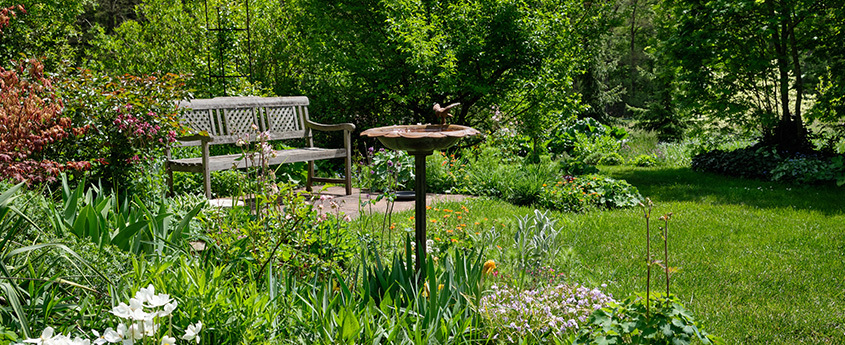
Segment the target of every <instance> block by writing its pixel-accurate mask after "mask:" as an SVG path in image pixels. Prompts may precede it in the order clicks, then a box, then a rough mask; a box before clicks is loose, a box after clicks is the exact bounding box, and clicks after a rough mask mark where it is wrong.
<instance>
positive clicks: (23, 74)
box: [0, 59, 91, 183]
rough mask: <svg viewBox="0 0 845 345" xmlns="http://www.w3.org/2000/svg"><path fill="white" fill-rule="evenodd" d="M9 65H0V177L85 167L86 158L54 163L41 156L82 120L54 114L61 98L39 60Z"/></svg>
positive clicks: (37, 177)
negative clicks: (78, 120) (10, 67)
mask: <svg viewBox="0 0 845 345" xmlns="http://www.w3.org/2000/svg"><path fill="white" fill-rule="evenodd" d="M14 65H15V67H13V69H12V70H6V69H5V68H2V67H0V178H12V179H14V180H17V181H24V180H26V181H27V182H28V183H33V182H45V181H48V182H49V181H55V179H56V177H57V176H58V175H59V173H60V172H61V171H63V170H66V169H72V170H85V169H89V168H90V167H91V163H90V162H87V161H66V162H63V163H60V162H57V161H54V160H52V159H47V158H46V157H44V156H43V153H44V151H45V150H47V149H49V148H50V147H51V146H53V145H55V144H56V143H58V142H60V141H62V140H64V139H67V138H69V137H71V136H76V135H81V134H83V133H84V132H85V131H86V130H87V126H86V127H82V128H73V127H72V124H71V119H69V118H67V117H61V116H60V114H61V112H62V108H63V107H62V102H61V100H60V99H59V98H58V97H57V96H56V94H55V92H54V90H53V86H52V82H51V80H50V79H49V78H47V77H45V76H44V65H42V64H41V62H39V61H37V60H34V59H30V60H27V61H23V62H19V63H14Z"/></svg>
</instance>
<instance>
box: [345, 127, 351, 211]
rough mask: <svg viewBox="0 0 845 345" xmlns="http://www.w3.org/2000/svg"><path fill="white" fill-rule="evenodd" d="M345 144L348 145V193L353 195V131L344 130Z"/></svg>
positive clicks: (346, 161)
mask: <svg viewBox="0 0 845 345" xmlns="http://www.w3.org/2000/svg"><path fill="white" fill-rule="evenodd" d="M343 144H344V146H345V147H346V160H345V163H346V195H352V132H350V131H343Z"/></svg>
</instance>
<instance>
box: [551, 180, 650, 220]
mask: <svg viewBox="0 0 845 345" xmlns="http://www.w3.org/2000/svg"><path fill="white" fill-rule="evenodd" d="M539 200H540V201H539V203H540V204H541V205H543V206H545V207H547V208H550V209H557V210H562V211H570V212H581V211H584V210H586V209H587V208H589V207H601V208H624V207H632V206H636V205H638V204H639V202H640V201H641V200H642V196H641V195H640V193H639V191H638V190H637V188H636V187H634V186H632V185H630V184H629V183H628V182H626V181H624V180H615V179H612V178H609V177H606V176H602V175H586V176H583V177H575V176H570V175H566V176H563V178H561V179H560V180H558V181H557V182H556V183H552V184H550V185H546V186H544V187H543V189H542V191H541V194H540V199H539Z"/></svg>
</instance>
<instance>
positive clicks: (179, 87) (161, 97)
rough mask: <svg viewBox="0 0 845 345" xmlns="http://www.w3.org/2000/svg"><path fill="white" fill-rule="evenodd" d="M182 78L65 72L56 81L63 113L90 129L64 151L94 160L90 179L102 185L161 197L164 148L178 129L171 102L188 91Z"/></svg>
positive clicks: (173, 138) (175, 112) (73, 121)
mask: <svg viewBox="0 0 845 345" xmlns="http://www.w3.org/2000/svg"><path fill="white" fill-rule="evenodd" d="M184 79H185V77H184V76H178V75H174V74H167V75H150V76H143V77H138V76H132V75H123V76H119V77H114V76H109V75H105V74H101V73H96V72H92V71H89V70H81V69H80V70H76V71H74V72H72V73H70V74H68V75H67V76H64V77H63V78H61V79H60V80H59V82H58V83H56V87H57V89H58V90H59V92H60V97H61V99H62V101H63V104H64V106H65V107H64V111H63V114H65V115H66V116H67V117H69V118H70V119H71V120H72V123H73V124H74V125H75V126H79V127H85V126H87V127H88V128H90V130H89V132H88V133H87V135H85V136H83V137H80V138H78V140H75V141H73V142H72V143H68V145H66V146H65V147H63V150H64V152H66V153H67V155H69V156H70V157H80V159H87V160H90V161H96V162H97V163H98V164H96V165H95V166H94V167H93V168H92V171H93V173H94V177H95V178H100V179H102V180H103V182H104V183H105V184H106V187H115V188H116V189H124V188H128V189H129V191H132V192H141V193H146V194H147V195H148V196H150V197H152V196H153V195H161V191H162V190H163V188H162V187H163V186H162V185H163V183H162V182H163V177H162V176H163V175H162V174H163V172H162V170H161V169H160V167H161V164H162V162H163V158H164V150H165V148H167V147H168V146H169V145H171V143H172V142H173V141H175V137H176V136H177V135H178V134H181V133H182V132H183V128H182V126H181V125H180V124H179V121H178V111H177V109H176V103H175V102H174V100H179V99H182V98H183V97H185V95H186V94H187V91H186V90H184V89H183V86H184ZM138 171H144V173H143V174H136V172H138ZM150 171H154V172H157V173H153V174H150V173H149V172H150ZM134 176H139V180H133V179H132V177H134Z"/></svg>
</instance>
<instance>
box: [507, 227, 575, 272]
mask: <svg viewBox="0 0 845 345" xmlns="http://www.w3.org/2000/svg"><path fill="white" fill-rule="evenodd" d="M556 222H557V221H556V220H554V219H552V218H550V217H549V216H548V212H540V211H539V210H534V213H533V214H527V215H525V217H518V218H517V226H516V229H515V232H514V235H513V243H514V245H515V246H516V248H515V249H516V250H515V251H512V252H510V253H511V254H514V255H516V257H515V258H512V259H511V260H508V262H511V263H513V264H514V266H515V267H514V268H515V269H516V272H517V273H518V277H517V280H516V284H517V286H518V287H520V288H521V287H523V286H525V283H526V281H525V279H526V276H527V273H528V272H531V271H535V270H538V269H540V268H541V267H559V266H560V265H561V264H563V263H562V262H560V260H561V259H562V258H564V257H565V256H564V255H561V254H562V253H564V252H566V251H567V249H566V248H565V247H564V246H563V245H562V244H561V243H560V241H559V237H558V235H559V234H560V233H561V231H562V230H563V227H559V226H556V225H555V223H556ZM561 237H562V236H561ZM569 250H571V248H569ZM534 283H537V282H534Z"/></svg>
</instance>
